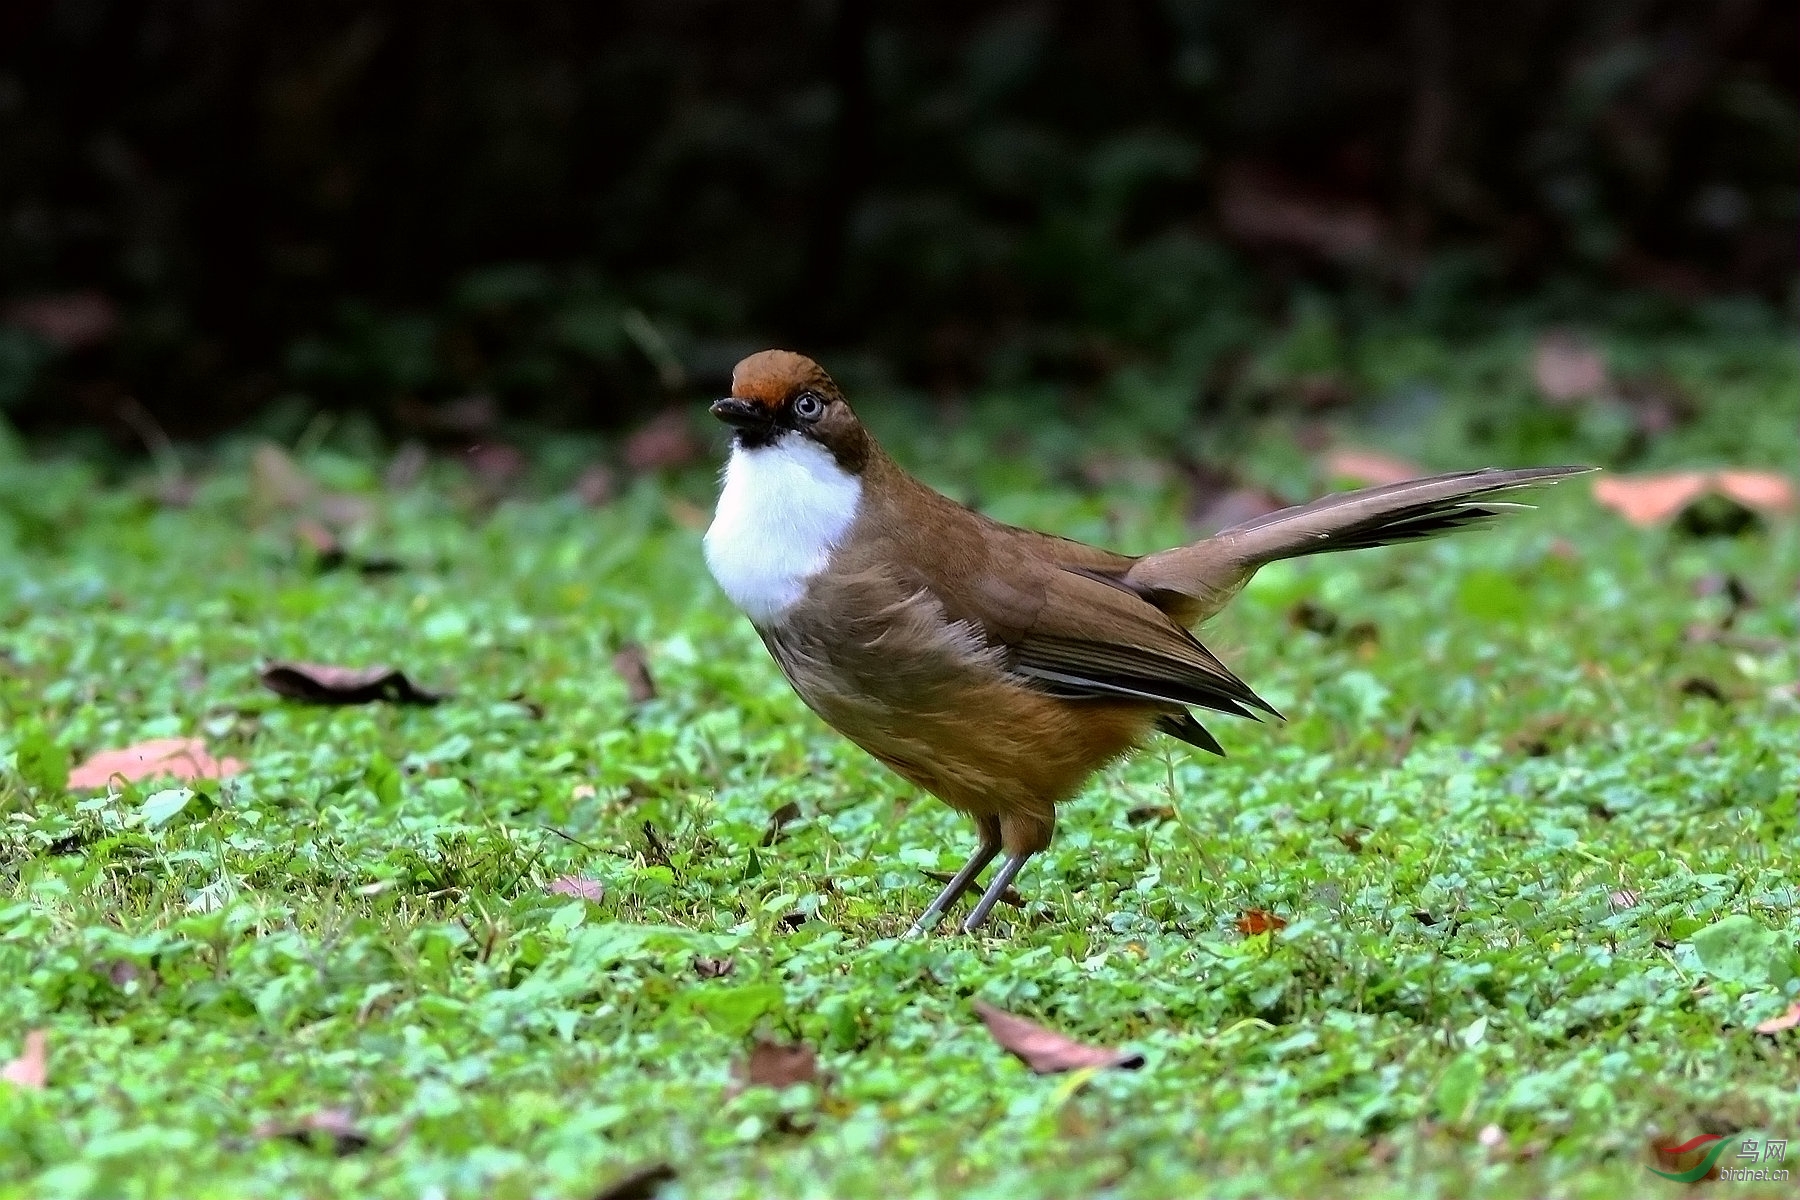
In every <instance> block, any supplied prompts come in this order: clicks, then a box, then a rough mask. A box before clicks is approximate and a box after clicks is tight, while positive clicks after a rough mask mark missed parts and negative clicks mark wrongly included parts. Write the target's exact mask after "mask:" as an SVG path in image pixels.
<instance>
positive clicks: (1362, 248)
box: [1218, 162, 1387, 260]
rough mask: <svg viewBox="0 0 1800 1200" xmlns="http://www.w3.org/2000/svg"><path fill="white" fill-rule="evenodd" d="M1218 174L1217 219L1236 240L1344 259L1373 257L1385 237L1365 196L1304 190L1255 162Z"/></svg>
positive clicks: (1235, 164) (1231, 167) (1377, 212)
mask: <svg viewBox="0 0 1800 1200" xmlns="http://www.w3.org/2000/svg"><path fill="white" fill-rule="evenodd" d="M1221 174H1222V178H1221V181H1220V185H1219V193H1218V196H1219V224H1220V225H1221V226H1222V227H1223V228H1224V230H1225V232H1226V234H1228V235H1229V236H1230V237H1231V238H1232V239H1233V240H1235V241H1239V242H1245V243H1249V244H1253V245H1269V246H1287V247H1291V248H1293V249H1298V250H1306V251H1310V252H1311V253H1313V254H1317V255H1319V256H1320V257H1322V258H1328V259H1335V260H1349V259H1364V258H1369V257H1372V256H1373V255H1374V254H1375V253H1376V252H1378V251H1379V250H1380V248H1381V244H1382V242H1383V241H1384V240H1385V239H1386V237H1387V226H1386V223H1385V222H1384V221H1383V220H1382V218H1381V213H1380V212H1379V211H1378V210H1377V209H1376V208H1375V207H1374V206H1373V205H1371V204H1368V203H1366V202H1365V201H1362V200H1359V199H1352V198H1349V197H1340V196H1329V195H1324V194H1315V193H1311V192H1308V191H1306V190H1304V189H1303V188H1301V187H1299V186H1297V185H1296V184H1294V183H1292V182H1290V181H1289V180H1287V179H1285V178H1283V177H1281V176H1280V175H1279V174H1277V173H1276V172H1274V171H1272V170H1269V169H1268V168H1266V167H1264V166H1262V165H1260V164H1256V163H1242V162H1240V163H1234V164H1230V165H1228V166H1227V167H1226V168H1225V170H1224V171H1223V172H1222V173H1221Z"/></svg>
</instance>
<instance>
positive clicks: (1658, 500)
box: [1594, 471, 1794, 526]
mask: <svg viewBox="0 0 1800 1200" xmlns="http://www.w3.org/2000/svg"><path fill="white" fill-rule="evenodd" d="M1709 494H1715V495H1719V496H1723V497H1724V498H1725V499H1727V500H1729V501H1732V502H1734V503H1736V504H1739V505H1742V506H1743V507H1744V508H1747V509H1749V510H1751V511H1752V512H1757V513H1762V514H1764V515H1773V514H1775V513H1781V512H1786V511H1788V510H1789V509H1792V508H1793V507H1794V487H1793V484H1792V483H1790V482H1789V481H1788V479H1787V478H1786V477H1785V476H1782V475H1778V474H1775V473H1774V472H1771V471H1668V472H1664V473H1661V474H1654V475H1603V476H1601V477H1600V478H1598V479H1596V480H1594V499H1595V500H1597V501H1598V502H1599V503H1600V504H1601V505H1602V506H1604V507H1606V508H1610V509H1612V510H1613V511H1614V512H1616V513H1618V514H1619V515H1620V516H1622V517H1624V518H1625V519H1626V520H1627V521H1630V522H1631V523H1632V524H1633V525H1637V526H1649V525H1659V524H1661V523H1662V522H1664V521H1668V520H1671V519H1672V518H1674V517H1675V516H1677V515H1678V514H1680V513H1682V512H1683V511H1684V510H1686V509H1687V508H1688V507H1689V506H1690V505H1692V504H1693V503H1694V502H1695V501H1697V500H1699V499H1701V497H1703V496H1706V495H1709Z"/></svg>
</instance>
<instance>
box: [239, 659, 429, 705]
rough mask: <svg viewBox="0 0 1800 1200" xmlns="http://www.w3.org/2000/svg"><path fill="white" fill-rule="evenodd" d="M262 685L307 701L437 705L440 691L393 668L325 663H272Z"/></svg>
mask: <svg viewBox="0 0 1800 1200" xmlns="http://www.w3.org/2000/svg"><path fill="white" fill-rule="evenodd" d="M262 683H263V686H264V687H266V688H268V689H269V690H270V691H271V692H274V693H275V694H276V695H278V696H286V697H288V698H289V699H290V700H302V701H305V702H306V703H308V704H372V703H374V702H375V701H377V700H387V701H390V702H392V703H394V704H427V705H429V704H436V703H437V702H438V701H439V700H442V699H443V698H444V697H443V694H442V693H439V692H428V691H426V690H425V689H424V688H421V687H419V686H418V685H417V684H415V683H414V682H413V681H412V680H410V679H408V678H407V677H406V673H405V672H404V671H401V670H399V669H398V668H395V667H337V666H331V665H329V664H326V663H304V662H292V663H288V662H275V663H270V664H269V665H268V666H266V667H264V668H263V669H262Z"/></svg>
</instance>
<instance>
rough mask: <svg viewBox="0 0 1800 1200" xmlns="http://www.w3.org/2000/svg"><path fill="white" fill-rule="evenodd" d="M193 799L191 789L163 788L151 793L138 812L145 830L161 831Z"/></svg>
mask: <svg viewBox="0 0 1800 1200" xmlns="http://www.w3.org/2000/svg"><path fill="white" fill-rule="evenodd" d="M193 798H194V792H193V789H191V788H165V789H164V790H163V791H160V792H152V793H151V794H150V795H149V796H148V797H147V798H145V800H144V806H143V807H142V808H140V809H139V810H138V816H140V817H141V818H142V819H143V822H144V828H145V829H161V828H162V827H163V826H164V825H167V824H168V823H169V822H170V821H172V820H174V819H175V817H176V815H177V814H179V813H180V812H181V810H182V809H184V808H186V807H187V806H188V802H189V801H191V800H192V799H193Z"/></svg>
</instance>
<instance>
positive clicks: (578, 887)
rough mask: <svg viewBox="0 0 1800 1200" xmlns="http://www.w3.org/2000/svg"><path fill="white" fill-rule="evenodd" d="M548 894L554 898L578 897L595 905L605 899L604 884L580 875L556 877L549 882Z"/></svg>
mask: <svg viewBox="0 0 1800 1200" xmlns="http://www.w3.org/2000/svg"><path fill="white" fill-rule="evenodd" d="M550 892H551V894H552V895H556V896H579V897H581V898H582V899H583V900H591V901H593V902H594V903H595V904H598V903H600V901H602V900H604V899H606V885H605V884H603V883H601V882H600V881H599V880H598V879H586V878H584V877H582V876H580V875H560V876H558V877H557V878H555V879H553V880H551V881H550Z"/></svg>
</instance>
